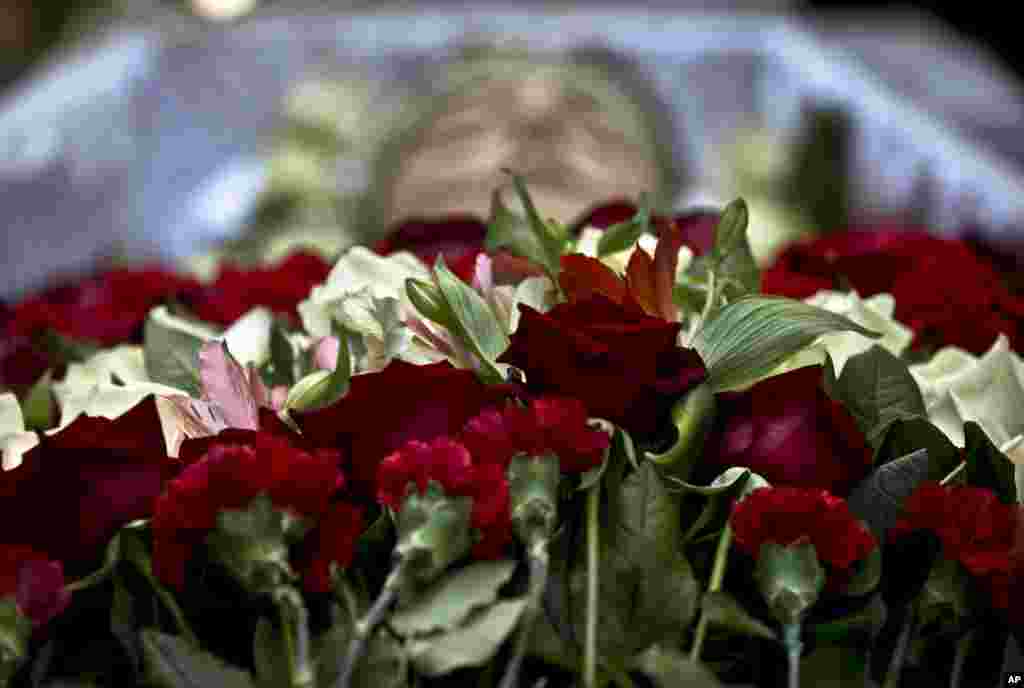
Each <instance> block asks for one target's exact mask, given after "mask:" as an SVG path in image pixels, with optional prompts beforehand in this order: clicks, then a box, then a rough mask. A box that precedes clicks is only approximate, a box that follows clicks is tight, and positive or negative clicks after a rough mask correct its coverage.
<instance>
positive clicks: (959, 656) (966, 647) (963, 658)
mask: <svg viewBox="0 0 1024 688" xmlns="http://www.w3.org/2000/svg"><path fill="white" fill-rule="evenodd" d="M973 640H974V631H968V632H967V633H965V634H964V635H963V637H962V638H960V639H959V640H958V641H957V642H956V656H955V657H954V658H953V671H952V673H951V674H950V676H949V688H959V687H960V678H961V677H962V676H963V673H964V665H965V664H966V663H967V655H968V654H969V653H970V651H971V642H972V641H973Z"/></svg>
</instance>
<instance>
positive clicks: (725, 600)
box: [700, 590, 776, 640]
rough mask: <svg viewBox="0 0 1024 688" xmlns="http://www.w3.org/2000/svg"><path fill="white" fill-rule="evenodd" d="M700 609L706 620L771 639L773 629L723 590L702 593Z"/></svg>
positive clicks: (773, 634)
mask: <svg viewBox="0 0 1024 688" xmlns="http://www.w3.org/2000/svg"><path fill="white" fill-rule="evenodd" d="M700 607H701V610H702V611H703V612H704V616H705V617H706V618H707V620H708V622H710V623H712V624H714V625H716V626H720V627H722V628H727V629H729V630H730V631H732V632H734V633H740V634H742V635H749V636H754V637H757V638H767V639H769V640H773V639H775V637H776V633H775V631H774V630H773V629H772V628H771V626H769V625H768V624H766V623H764V622H763V621H761V620H760V619H758V618H756V617H754V616H751V615H750V613H749V612H748V611H747V610H746V609H744V608H743V606H742V605H741V604H740V603H739V602H738V601H737V600H736V598H735V597H733V596H732V595H730V594H729V593H727V592H725V591H724V590H716V591H709V592H706V593H704V596H703V597H702V598H701V601H700Z"/></svg>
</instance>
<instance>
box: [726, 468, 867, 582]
mask: <svg viewBox="0 0 1024 688" xmlns="http://www.w3.org/2000/svg"><path fill="white" fill-rule="evenodd" d="M730 523H731V525H732V529H733V534H734V538H735V541H736V545H737V546H738V547H739V548H740V549H741V550H742V551H744V552H746V553H747V554H749V555H750V556H752V557H754V558H755V559H756V558H757V557H758V555H759V553H760V551H761V545H763V544H765V543H766V542H774V543H776V544H779V545H783V546H788V545H792V544H793V543H795V542H798V541H801V540H803V541H809V542H810V543H811V544H813V545H814V549H815V551H816V552H817V554H818V561H819V562H821V563H822V564H823V565H825V567H826V571H827V572H828V579H827V583H826V589H832V590H835V589H836V588H838V587H841V586H842V585H844V584H845V583H846V582H847V581H848V580H849V577H850V575H851V573H852V570H851V567H852V566H853V565H854V563H856V562H858V561H860V560H862V559H864V558H865V557H866V556H868V555H869V554H870V553H871V552H872V550H874V549H875V548H876V547H877V546H878V543H877V541H876V540H875V537H874V536H873V535H872V534H871V531H870V530H868V528H867V526H865V525H864V524H863V523H862V522H861V521H859V520H858V519H857V518H856V517H854V515H853V514H852V513H851V512H850V507H849V506H848V505H847V503H846V500H844V499H841V498H839V497H835V496H833V495H831V494H829V493H828V492H827V491H825V490H808V489H802V488H799V487H761V488H758V489H756V490H753V491H752V492H751V493H750V494H749V495H747V497H746V498H745V499H743V500H741V501H739V502H738V503H737V504H736V505H735V506H734V507H733V511H732V516H731V518H730Z"/></svg>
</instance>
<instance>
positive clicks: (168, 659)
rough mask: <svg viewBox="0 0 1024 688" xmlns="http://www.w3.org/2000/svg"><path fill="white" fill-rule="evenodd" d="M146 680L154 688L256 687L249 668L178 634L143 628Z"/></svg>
mask: <svg viewBox="0 0 1024 688" xmlns="http://www.w3.org/2000/svg"><path fill="white" fill-rule="evenodd" d="M142 651H143V657H144V661H145V676H144V681H145V682H146V684H147V685H149V686H153V687H154V688H210V687H211V686H217V687H218V688H255V684H254V683H253V680H252V676H251V675H250V674H249V672H247V671H243V670H242V669H239V668H237V667H233V666H230V665H229V664H226V663H225V662H224V661H222V660H221V659H219V658H218V657H215V656H214V655H211V654H210V653H208V652H204V651H202V650H196V649H194V648H192V647H190V646H189V644H188V643H186V642H185V641H184V640H182V639H181V638H179V637H178V636H173V635H167V634H166V633H160V632H159V631H154V630H152V629H150V628H146V629H143V630H142Z"/></svg>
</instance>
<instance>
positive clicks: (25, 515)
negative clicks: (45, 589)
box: [0, 397, 181, 563]
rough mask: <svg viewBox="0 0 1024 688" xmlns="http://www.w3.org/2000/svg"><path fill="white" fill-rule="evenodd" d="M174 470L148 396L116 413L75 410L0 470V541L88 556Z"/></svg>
mask: <svg viewBox="0 0 1024 688" xmlns="http://www.w3.org/2000/svg"><path fill="white" fill-rule="evenodd" d="M180 470H181V463H180V462H179V461H178V460H177V459H172V458H170V457H168V456H167V455H166V454H165V453H164V441H163V431H162V430H161V426H160V418H159V416H158V415H157V410H156V404H155V403H154V401H153V397H147V398H145V399H143V400H142V401H141V402H139V403H138V404H137V405H136V406H135V407H133V408H132V409H131V410H130V411H128V412H127V413H125V414H124V415H122V416H120V417H119V418H117V419H115V420H109V419H107V418H93V417H89V416H79V417H78V418H77V419H76V420H75V421H73V422H72V423H71V424H70V425H69V426H68V427H66V428H64V429H63V430H61V431H60V432H59V433H56V434H54V435H45V434H44V435H41V436H40V438H39V444H38V445H37V446H35V447H33V448H32V449H30V450H29V451H28V452H27V453H26V454H25V455H24V461H23V462H22V464H21V465H20V466H18V467H16V468H14V469H12V470H10V471H5V472H3V473H0V542H4V543H10V544H24V545H28V546H31V547H32V548H33V549H35V550H37V551H39V552H42V553H44V554H46V555H47V557H48V558H50V559H55V560H59V561H63V562H83V563H84V562H90V563H91V562H94V560H95V559H96V558H97V557H99V556H100V555H101V553H102V551H103V548H104V547H105V546H106V544H107V541H108V540H109V539H110V538H111V537H112V536H113V535H114V533H116V532H117V530H118V529H119V528H120V527H121V526H123V525H124V524H125V523H128V522H129V521H133V520H135V519H139V518H148V517H149V516H150V515H151V514H152V513H153V504H154V500H155V499H156V497H157V495H159V494H160V492H161V491H162V490H163V487H164V485H165V483H166V482H167V481H169V480H170V479H171V478H173V477H174V476H175V475H177V473H178V472H179V471H180Z"/></svg>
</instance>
